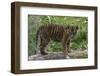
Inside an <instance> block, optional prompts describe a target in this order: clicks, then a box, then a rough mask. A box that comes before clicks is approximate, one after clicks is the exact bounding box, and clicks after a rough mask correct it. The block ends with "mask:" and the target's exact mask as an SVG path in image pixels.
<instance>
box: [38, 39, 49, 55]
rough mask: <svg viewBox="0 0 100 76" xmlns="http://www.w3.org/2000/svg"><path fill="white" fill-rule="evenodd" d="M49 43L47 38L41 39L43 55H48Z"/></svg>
mask: <svg viewBox="0 0 100 76" xmlns="http://www.w3.org/2000/svg"><path fill="white" fill-rule="evenodd" d="M48 43H49V40H45V39H41V42H40V53H41V54H42V55H47V54H48V53H47V52H46V50H45V49H46V47H47V45H48Z"/></svg>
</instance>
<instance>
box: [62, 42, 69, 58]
mask: <svg viewBox="0 0 100 76" xmlns="http://www.w3.org/2000/svg"><path fill="white" fill-rule="evenodd" d="M62 45H63V52H64V56H65V58H66V59H69V56H68V50H69V49H68V46H69V45H67V43H66V42H63V43H62Z"/></svg>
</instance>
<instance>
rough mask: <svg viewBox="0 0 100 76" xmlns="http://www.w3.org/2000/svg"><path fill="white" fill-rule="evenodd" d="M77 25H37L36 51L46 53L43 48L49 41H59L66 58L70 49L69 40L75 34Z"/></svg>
mask: <svg viewBox="0 0 100 76" xmlns="http://www.w3.org/2000/svg"><path fill="white" fill-rule="evenodd" d="M77 30H78V26H70V25H67V26H66V27H65V26H64V25H58V24H48V25H42V26H40V27H39V29H38V30H37V33H36V46H37V48H38V50H39V51H38V52H39V53H40V54H41V55H47V54H48V53H47V51H46V50H45V49H46V47H47V45H48V44H49V42H50V41H51V40H52V41H57V42H61V44H62V47H63V53H64V57H65V58H68V57H69V56H68V52H69V51H70V41H71V40H72V39H73V38H74V36H75V35H76V34H77Z"/></svg>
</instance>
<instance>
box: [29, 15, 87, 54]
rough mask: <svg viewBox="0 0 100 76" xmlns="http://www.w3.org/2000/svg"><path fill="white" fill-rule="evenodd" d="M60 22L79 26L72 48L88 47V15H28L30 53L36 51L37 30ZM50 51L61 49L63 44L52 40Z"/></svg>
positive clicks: (65, 24)
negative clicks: (42, 26)
mask: <svg viewBox="0 0 100 76" xmlns="http://www.w3.org/2000/svg"><path fill="white" fill-rule="evenodd" d="M51 23H52V24H59V25H64V26H67V25H73V26H78V27H79V30H78V33H77V35H76V36H75V38H74V40H72V42H71V48H72V49H79V48H82V49H86V48H87V32H88V30H87V27H88V19H87V17H73V16H35V15H29V16H28V50H29V52H28V54H29V55H32V54H35V53H36V44H35V43H36V42H35V41H36V31H37V29H38V28H39V27H40V26H41V25H47V24H51ZM48 50H49V52H53V51H60V50H62V46H61V44H60V43H59V42H51V43H50V47H48Z"/></svg>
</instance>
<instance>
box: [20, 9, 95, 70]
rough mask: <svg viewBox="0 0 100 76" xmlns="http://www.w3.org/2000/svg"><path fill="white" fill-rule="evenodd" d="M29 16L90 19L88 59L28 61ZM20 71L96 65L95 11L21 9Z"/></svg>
mask: <svg viewBox="0 0 100 76" xmlns="http://www.w3.org/2000/svg"><path fill="white" fill-rule="evenodd" d="M28 14H32V15H55V16H77V17H88V58H87V59H68V60H67V59H65V60H48V61H46V60H44V61H28ZM20 17H21V21H20V22H21V23H20V31H21V32H20V33H21V34H20V44H21V45H20V47H21V48H20V69H21V70H25V69H26V70H27V69H43V68H59V67H75V66H88V65H94V11H88V10H71V9H57V8H41V7H21V9H20Z"/></svg>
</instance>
